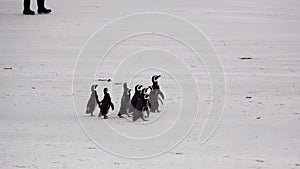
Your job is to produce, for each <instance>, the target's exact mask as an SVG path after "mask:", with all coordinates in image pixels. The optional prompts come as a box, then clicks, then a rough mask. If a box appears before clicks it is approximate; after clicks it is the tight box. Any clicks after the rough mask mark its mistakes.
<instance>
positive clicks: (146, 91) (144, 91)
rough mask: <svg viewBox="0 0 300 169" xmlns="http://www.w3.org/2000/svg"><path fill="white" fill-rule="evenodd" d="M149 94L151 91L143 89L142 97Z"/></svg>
mask: <svg viewBox="0 0 300 169" xmlns="http://www.w3.org/2000/svg"><path fill="white" fill-rule="evenodd" d="M150 92H151V89H150V88H149V87H147V88H143V94H144V95H149V94H150Z"/></svg>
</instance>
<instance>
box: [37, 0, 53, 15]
mask: <svg viewBox="0 0 300 169" xmlns="http://www.w3.org/2000/svg"><path fill="white" fill-rule="evenodd" d="M37 5H38V10H37V12H38V13H39V14H47V13H50V12H51V9H47V8H45V0H37Z"/></svg>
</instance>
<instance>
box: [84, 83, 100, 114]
mask: <svg viewBox="0 0 300 169" xmlns="http://www.w3.org/2000/svg"><path fill="white" fill-rule="evenodd" d="M97 87H98V85H92V86H91V95H90V98H89V100H88V102H87V105H86V110H85V114H90V115H91V116H94V114H93V113H94V111H95V108H96V104H97V103H96V95H95V90H96V88H97Z"/></svg>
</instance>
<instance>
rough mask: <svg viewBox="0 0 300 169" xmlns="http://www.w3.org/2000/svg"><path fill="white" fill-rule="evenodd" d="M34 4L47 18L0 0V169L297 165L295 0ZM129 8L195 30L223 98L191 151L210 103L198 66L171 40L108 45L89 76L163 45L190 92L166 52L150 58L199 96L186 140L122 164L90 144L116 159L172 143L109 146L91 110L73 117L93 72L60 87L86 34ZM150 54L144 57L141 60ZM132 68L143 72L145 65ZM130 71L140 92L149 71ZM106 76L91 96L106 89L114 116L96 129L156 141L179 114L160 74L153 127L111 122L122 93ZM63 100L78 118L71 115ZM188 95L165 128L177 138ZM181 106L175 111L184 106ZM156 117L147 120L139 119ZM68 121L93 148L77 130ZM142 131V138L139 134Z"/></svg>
mask: <svg viewBox="0 0 300 169" xmlns="http://www.w3.org/2000/svg"><path fill="white" fill-rule="evenodd" d="M46 4H47V7H49V8H51V9H52V10H53V12H52V13H51V14H49V15H37V14H36V15H34V16H24V15H22V2H20V0H1V1H0V6H1V9H0V108H1V109H0V168H1V169H2V168H3V169H10V168H32V169H35V168H39V169H46V168H47V169H48V168H49V169H52V168H78V169H82V168H95V169H96V168H97V169H98V168H105V169H108V168H120V169H140V168H145V169H148V168H153V169H167V168H168V169H169V168H172V169H199V168H207V169H223V168H224V169H248V168H249V169H253V168H256V169H274V168H280V169H297V168H300V104H299V103H300V57H299V56H300V48H299V47H300V29H299V28H300V1H297V0H287V1H283V0H255V1H246V0H228V1H221V0H212V1H196V0H192V1H188V2H185V1H179V0H176V1H146V0H142V1H136V0H131V1H126V2H125V1H99V0H86V1H83V0H77V1H71V0H65V1H59V0H48V1H46ZM68 4H70V5H68ZM31 8H32V9H33V10H36V2H35V1H32V5H31ZM139 12H159V13H167V14H171V15H176V16H179V17H181V18H184V19H186V20H188V21H189V22H191V23H193V24H194V25H195V26H197V27H198V28H200V29H201V30H202V31H203V32H204V33H205V35H206V36H207V37H208V38H209V39H210V40H211V43H212V44H213V45H214V47H215V49H216V51H217V52H218V54H219V57H220V61H221V62H222V65H223V70H224V73H225V78H226V93H225V95H226V101H225V108H224V112H223V113H224V114H223V116H222V119H221V121H220V124H219V125H218V128H217V130H216V131H215V132H214V133H213V135H212V136H211V137H210V138H209V139H208V140H207V141H206V142H205V143H204V144H202V143H201V140H200V141H199V134H200V132H201V130H200V129H201V126H203V125H204V124H205V123H204V122H205V116H204V115H205V113H206V112H208V111H209V105H210V102H211V101H212V98H211V97H210V95H211V93H210V92H211V90H210V83H209V78H208V76H207V74H206V73H205V70H204V68H203V67H202V66H201V65H200V64H198V62H196V61H194V60H189V56H185V54H187V53H185V51H184V50H181V48H178V46H176V45H175V43H174V42H171V41H170V42H169V41H166V40H164V39H163V38H162V37H160V38H153V37H151V36H146V39H143V38H142V37H140V38H136V39H134V40H132V41H128V43H127V44H124V45H120V46H119V48H118V49H119V50H117V51H115V52H112V54H111V55H112V56H111V57H108V59H107V60H106V62H107V63H108V64H109V63H112V66H110V67H109V66H108V67H107V68H106V67H101V66H100V68H99V69H98V72H97V74H96V77H98V78H103V77H104V78H112V77H110V76H109V73H112V72H113V71H115V69H116V65H115V60H116V59H120V57H121V56H122V57H123V55H128V54H130V53H131V52H134V51H135V50H138V49H141V47H142V46H143V45H144V46H147V45H148V44H151V45H154V47H155V45H156V47H159V46H160V47H165V48H167V49H174V51H175V54H178V55H179V56H180V58H183V59H186V60H187V63H188V64H187V65H188V67H189V68H190V69H191V70H192V71H193V72H196V73H195V74H196V78H198V79H200V80H198V83H196V84H198V85H197V86H195V84H194V83H191V82H190V79H192V77H191V76H190V74H189V73H186V72H185V70H184V69H181V68H180V67H176V65H177V64H178V65H179V64H180V63H179V62H178V63H177V62H175V61H174V62H172V59H170V58H168V57H170V56H169V55H168V54H167V53H164V52H161V55H160V54H159V51H156V52H157V53H155V54H157V55H155V56H158V58H156V59H157V60H159V57H160V58H162V60H163V58H165V60H168V61H170V63H174V64H170V66H169V67H168V68H169V69H170V70H171V71H172V72H173V73H174V74H175V77H177V79H176V80H178V83H179V84H182V85H183V90H184V89H185V91H187V90H186V89H188V88H195V87H198V88H199V91H200V95H201V97H200V100H201V99H202V100H201V102H200V103H198V104H199V106H200V111H199V117H198V118H197V119H196V122H195V124H196V125H195V126H194V127H193V128H192V130H191V132H190V133H189V134H188V135H187V137H186V138H185V139H183V141H182V142H180V143H179V144H178V145H177V146H175V147H174V148H172V149H171V150H169V151H167V152H165V153H163V154H160V155H158V156H154V157H151V158H145V159H132V158H123V157H121V156H122V155H121V156H117V155H115V154H114V153H109V152H107V151H105V150H103V149H102V148H101V146H99V145H98V144H95V142H98V143H99V144H101V145H105V147H108V148H111V149H115V150H116V151H117V150H120V152H124V151H125V152H124V154H123V155H126V153H128V154H129V155H132V156H134V155H135V153H137V154H136V155H139V153H141V154H143V153H144V152H143V151H144V150H145V154H144V155H145V156H147V155H149V154H147V153H148V152H150V153H156V152H158V151H163V150H164V149H166V147H168V146H170V145H169V141H172V140H173V139H179V137H177V135H174V134H173V135H170V137H167V138H168V139H169V140H168V139H165V140H163V141H162V142H161V144H156V143H155V144H154V143H153V144H149V145H145V147H144V149H141V148H138V149H135V148H137V147H138V146H137V147H135V144H134V143H132V142H131V143H127V142H122V141H121V140H118V139H110V137H112V138H113V136H111V131H110V130H104V129H103V128H102V127H103V126H104V125H105V124H106V123H105V121H104V120H103V118H98V117H97V115H98V112H99V110H98V108H96V111H95V112H94V114H95V115H96V116H95V117H89V116H88V115H85V114H84V110H85V106H86V103H87V100H88V97H89V95H90V85H91V83H89V82H90V81H91V78H93V76H94V74H90V73H89V71H91V72H94V69H91V70H90V69H87V70H88V71H86V72H83V74H82V76H83V75H84V74H88V76H86V79H85V80H84V79H83V77H81V76H78V77H79V78H78V79H75V81H73V82H75V85H74V84H73V86H75V88H74V89H75V91H72V79H73V73H74V68H75V64H76V59H77V58H78V54H79V52H80V49H81V48H82V47H83V45H84V44H85V42H86V41H87V40H88V38H89V37H90V36H91V35H92V34H93V33H94V32H95V31H97V30H98V29H99V28H101V27H102V26H103V25H105V24H107V23H108V22H111V21H112V20H115V19H117V18H120V17H123V16H125V15H130V14H133V13H139ZM153 24H154V25H157V26H159V25H160V24H162V23H160V22H155V21H154V23H153ZM132 29H135V28H132ZM124 30H126V29H125V28H123V29H122V28H121V27H120V29H119V30H117V31H120V34H121V33H122V32H124ZM117 31H115V32H113V33H115V34H114V35H116V34H118V32H117ZM180 31H181V30H180V28H178V32H180ZM182 31H183V32H184V31H185V30H182ZM195 38H197V37H195ZM109 40H110V39H107V42H109ZM103 42H106V40H103ZM103 42H102V43H103ZM172 44H173V45H174V46H172ZM151 45H150V46H151ZM92 47H93V46H92ZM96 47H97V46H96ZM147 47H149V46H147ZM203 50H204V51H205V50H206V48H204V49H203ZM91 51H92V52H93V48H91ZM118 52H119V53H118ZM180 52H181V53H180ZM86 54H87V55H89V53H86ZM94 54H95V53H94ZM143 54H144V55H143V56H144V57H147V56H148V55H147V53H143ZM151 54H153V53H150V54H149V57H152V56H150V55H151ZM149 57H148V58H149ZM242 58H248V59H242ZM144 60H145V59H144ZM146 60H147V59H146ZM165 60H164V61H163V62H161V66H162V67H163V66H166V67H167V65H165V64H164V63H165V62H166V61H165ZM129 61H130V60H129ZM96 62H98V61H96ZM96 62H94V61H91V60H83V61H82V62H80V63H82V64H84V65H83V66H82V68H89V67H93V66H95V65H96ZM149 62H150V61H149ZM149 62H148V63H149ZM124 64H125V63H124ZM131 64H133V65H134V64H135V62H134V61H132V62H131ZM172 65H173V67H172ZM174 65H175V66H174ZM77 66H78V65H77ZM144 67H147V64H146V63H145V65H144ZM120 68H121V71H120V74H119V78H120V79H122V78H124V77H127V76H132V75H133V74H132V72H130V71H131V69H130V68H128V69H126V68H127V67H126V66H125V67H124V68H122V67H120ZM78 69H79V70H80V67H79V68H78ZM78 69H77V70H78ZM125 69H126V71H124V70H125ZM132 71H133V70H132ZM176 71H178V72H176ZM142 75H145V76H147V77H146V78H144V77H145V76H139V78H140V79H137V80H141V81H142V82H143V83H144V84H146V83H147V80H149V79H150V74H147V73H145V74H142ZM107 76H108V77H107ZM199 77H200V78H199ZM80 78H82V79H83V80H82V79H80ZM184 78H185V79H184ZM116 79H117V78H114V79H112V82H97V83H98V84H99V92H101V91H102V88H103V87H104V86H110V85H112V88H111V90H110V93H111V96H112V100H113V101H114V103H115V110H114V111H110V113H109V119H108V120H107V122H109V124H110V125H112V126H114V127H116V128H119V129H120V130H119V132H122V133H125V134H126V135H130V136H132V137H150V136H152V135H155V134H158V133H157V132H156V131H159V130H160V129H167V128H168V126H170V125H171V122H172V121H174V120H176V117H177V116H176V115H175V114H172V113H170V112H175V111H176V110H178V109H179V107H180V104H179V103H180V102H179V100H178V98H180V95H179V93H178V91H179V88H177V87H176V85H174V84H175V82H174V81H172V78H171V75H168V74H164V75H163V78H162V79H160V85H161V88H162V89H163V90H164V92H165V93H166V95H167V98H166V100H165V103H166V104H165V105H164V106H165V109H164V110H165V113H163V114H162V116H161V117H160V119H159V120H161V121H159V120H158V121H157V122H155V121H154V122H153V123H149V124H142V125H141V122H138V123H133V122H130V121H128V120H126V119H119V118H118V117H117V112H118V109H119V106H120V97H121V93H122V87H121V85H120V84H119V83H120V82H122V80H116ZM180 79H181V80H185V81H186V82H184V81H182V82H181V81H180ZM73 80H74V79H73ZM125 80H126V78H125ZM86 82H87V83H86ZM128 83H129V82H128ZM136 83H138V81H132V83H131V84H130V87H131V88H133V87H134V84H136ZM148 83H150V81H149V82H148ZM199 84H200V85H199ZM77 89H78V90H77ZM72 92H74V95H75V107H76V110H77V113H78V114H76V112H75V109H74V104H73V98H74V97H73V96H72ZM188 92H190V93H188V96H191V95H192V96H194V95H193V94H196V92H194V91H193V90H190V91H188ZM101 96H102V94H101ZM188 96H185V95H183V96H182V98H186V99H187V100H189V101H190V102H189V103H190V104H191V106H190V105H188V106H187V107H189V108H187V109H183V110H182V111H181V113H182V114H183V115H185V116H184V117H185V118H186V119H184V120H182V121H181V122H178V123H179V124H180V125H182V126H184V127H182V128H181V129H182V130H180V129H179V130H177V131H178V134H182V133H187V130H188V128H189V125H191V122H192V119H193V118H194V116H195V114H193V113H196V112H197V111H196V110H195V109H193V107H192V105H194V104H196V103H197V99H195V98H196V95H195V97H192V96H191V97H188ZM183 104H184V105H186V102H183ZM158 116H159V114H158V113H156V114H154V115H152V116H151V118H150V119H152V120H153V119H155V118H156V117H157V118H158ZM77 117H78V118H79V120H80V121H81V124H82V125H84V126H85V128H84V129H85V130H87V131H88V132H89V133H88V135H90V136H91V138H92V139H93V140H92V139H91V138H89V137H88V136H87V134H86V133H85V132H84V131H85V130H83V129H82V127H81V125H80V123H79V121H78V119H77ZM168 120H169V121H168ZM213 120H214V122H216V121H217V119H213ZM185 122H186V123H185ZM185 124H186V126H185ZM137 125H138V126H139V129H136V130H139V131H141V130H142V131H147V132H145V133H138V134H133V133H134V131H135V127H136V126H137ZM150 127H151V129H152V130H149V128H150ZM148 130H149V131H148ZM131 134H133V135H131ZM102 138H103V139H102ZM99 140H100V141H99ZM130 146H131V147H130ZM150 150H151V151H152V150H153V152H151V151H150ZM117 153H118V152H117Z"/></svg>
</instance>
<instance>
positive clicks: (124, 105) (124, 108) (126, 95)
mask: <svg viewBox="0 0 300 169" xmlns="http://www.w3.org/2000/svg"><path fill="white" fill-rule="evenodd" d="M123 89H124V91H123V95H122V98H121V106H120V110H119V113H118V116H119V117H120V118H122V115H123V114H126V115H127V116H128V117H130V115H129V113H128V112H129V108H130V104H131V103H130V91H131V89H129V88H128V87H127V83H124V84H123Z"/></svg>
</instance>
